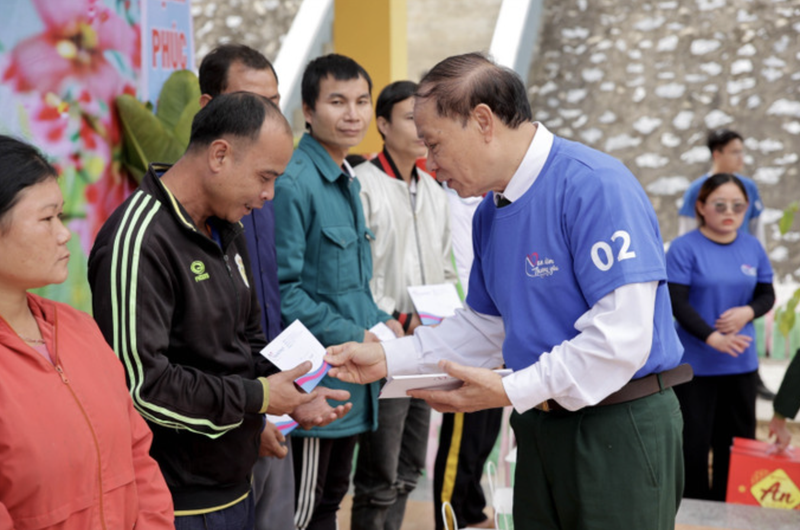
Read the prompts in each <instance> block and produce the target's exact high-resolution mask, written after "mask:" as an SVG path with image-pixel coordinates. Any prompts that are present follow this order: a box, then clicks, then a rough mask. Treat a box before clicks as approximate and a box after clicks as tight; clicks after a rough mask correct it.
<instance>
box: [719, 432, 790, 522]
mask: <svg viewBox="0 0 800 530" xmlns="http://www.w3.org/2000/svg"><path fill="white" fill-rule="evenodd" d="M727 493H728V495H727V501H728V502H732V503H736V504H750V505H755V506H763V507H765V508H782V509H785V510H800V451H798V450H797V449H792V448H791V447H790V448H789V450H787V451H783V452H777V451H776V449H775V445H774V444H770V443H766V442H759V441H757V440H748V439H745V438H734V439H733V447H731V463H730V470H729V472H728V492H727Z"/></svg>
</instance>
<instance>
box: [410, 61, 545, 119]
mask: <svg viewBox="0 0 800 530" xmlns="http://www.w3.org/2000/svg"><path fill="white" fill-rule="evenodd" d="M416 97H417V98H419V99H431V100H433V101H434V102H435V103H436V110H437V112H438V113H439V115H440V116H443V117H447V118H452V119H457V120H459V121H461V123H462V125H463V124H466V123H467V120H468V119H469V116H470V113H471V112H472V109H474V108H475V107H477V106H478V105H480V104H481V103H483V104H485V105H487V106H488V107H489V108H490V109H491V110H492V112H493V113H494V114H495V116H497V117H498V118H499V119H500V121H502V122H503V123H504V124H505V125H506V126H507V127H509V128H511V129H516V128H517V127H519V126H520V125H521V124H523V123H526V122H531V121H532V120H533V114H532V113H531V106H530V103H529V102H528V94H527V91H526V90H525V86H524V85H523V84H522V80H521V79H520V78H519V76H518V75H517V74H516V73H514V72H513V71H512V70H510V69H508V68H504V67H501V66H498V65H496V64H495V63H493V62H492V61H490V60H489V59H487V58H486V57H484V56H483V55H481V54H479V53H467V54H464V55H454V56H452V57H448V58H447V59H444V60H443V61H441V62H439V63H438V64H437V65H436V66H434V67H433V68H432V69H431V71H430V72H428V73H427V74H426V75H425V77H423V78H422V81H420V83H419V89H418V90H417V93H416Z"/></svg>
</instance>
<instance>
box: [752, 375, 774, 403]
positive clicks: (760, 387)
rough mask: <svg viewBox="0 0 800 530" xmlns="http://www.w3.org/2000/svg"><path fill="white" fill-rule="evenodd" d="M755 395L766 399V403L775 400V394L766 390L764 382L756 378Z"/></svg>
mask: <svg viewBox="0 0 800 530" xmlns="http://www.w3.org/2000/svg"><path fill="white" fill-rule="evenodd" d="M756 395H757V396H758V397H760V398H761V399H766V400H767V401H772V400H774V399H775V392H773V391H772V390H770V389H769V388H767V385H765V384H764V381H762V380H761V378H760V377H759V378H758V384H757V385H756Z"/></svg>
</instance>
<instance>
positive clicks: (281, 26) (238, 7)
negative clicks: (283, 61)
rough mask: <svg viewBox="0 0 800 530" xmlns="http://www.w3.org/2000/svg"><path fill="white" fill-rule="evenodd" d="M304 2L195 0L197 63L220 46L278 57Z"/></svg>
mask: <svg viewBox="0 0 800 530" xmlns="http://www.w3.org/2000/svg"><path fill="white" fill-rule="evenodd" d="M301 3H302V0H192V19H193V22H194V41H195V42H194V47H195V62H196V63H197V66H200V61H202V60H203V57H205V55H206V54H207V53H208V52H209V51H211V50H212V49H214V47H216V46H217V45H219V44H224V43H226V42H239V43H242V44H246V45H248V46H250V47H251V48H254V49H256V50H258V51H260V52H261V53H263V54H264V55H265V56H266V57H267V58H268V59H269V60H270V61H274V60H275V58H276V57H277V56H278V50H280V47H281V41H282V40H283V37H284V36H285V35H286V33H288V32H289V28H290V27H291V25H292V20H294V16H295V15H296V14H297V10H298V9H300V4H301Z"/></svg>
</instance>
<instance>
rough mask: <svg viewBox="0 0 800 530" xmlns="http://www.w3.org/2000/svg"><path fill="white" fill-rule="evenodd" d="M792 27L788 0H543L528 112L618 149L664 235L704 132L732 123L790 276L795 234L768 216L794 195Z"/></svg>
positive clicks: (673, 227)
mask: <svg viewBox="0 0 800 530" xmlns="http://www.w3.org/2000/svg"><path fill="white" fill-rule="evenodd" d="M798 35H800V1H798V0H784V1H780V0H774V1H773V0H684V1H680V2H679V1H654V2H647V1H644V2H642V1H636V0H624V1H621V0H592V1H591V2H590V1H588V0H562V1H558V2H545V18H544V21H543V27H542V32H541V37H540V42H539V44H538V49H537V51H536V53H535V56H534V61H533V64H532V67H531V73H530V77H529V80H530V84H531V85H532V86H531V87H530V96H531V103H532V105H533V109H534V116H535V118H536V119H537V120H541V121H542V122H543V123H544V124H545V125H547V127H548V128H550V129H551V130H552V131H554V132H555V133H556V134H559V135H561V136H564V137H567V138H572V139H575V140H578V141H581V142H583V143H586V144H588V145H591V146H593V147H596V148H598V149H600V150H602V151H606V152H608V153H610V154H612V155H614V156H615V157H617V158H619V159H620V160H622V161H623V162H624V163H625V164H626V165H627V166H628V167H629V168H630V169H631V171H632V172H633V173H634V174H635V175H636V176H637V177H638V178H639V180H640V182H641V183H642V185H643V186H644V187H645V189H646V190H647V192H648V194H649V195H650V198H651V199H652V201H653V204H654V206H655V208H656V211H657V212H658V217H659V222H660V224H661V229H662V232H663V235H664V239H665V241H669V240H671V239H672V238H674V237H675V236H676V235H677V208H678V205H679V203H680V201H681V197H682V192H683V191H684V190H685V188H686V187H687V186H688V184H689V182H690V181H691V180H693V179H695V178H697V177H698V176H700V175H702V174H703V173H705V172H706V171H707V170H708V169H709V168H710V156H709V152H708V149H707V148H706V147H705V137H706V133H707V131H708V130H710V129H716V128H719V127H727V128H731V129H734V130H737V131H738V132H739V133H740V134H742V136H744V137H745V148H746V167H745V174H747V175H749V176H752V177H753V178H754V179H755V180H756V182H757V183H758V185H759V189H760V192H761V196H762V198H763V201H764V204H765V206H766V207H767V210H766V212H765V214H764V215H765V220H766V221H767V223H768V224H767V227H766V228H767V238H768V251H769V255H770V258H771V260H772V263H773V266H774V268H775V272H776V278H778V279H784V278H785V277H786V276H787V275H793V276H794V279H795V280H797V279H798V278H799V277H800V268H799V267H800V244H799V243H798V240H800V233H798V232H797V231H793V232H791V233H789V234H788V235H786V236H784V237H783V238H781V237H780V235H779V232H778V228H777V220H778V219H779V218H780V215H781V210H782V209H784V208H786V207H787V206H788V205H789V203H790V202H791V201H796V200H798V199H800V186H798V169H797V168H798V164H797V163H798V149H797V147H798V142H799V141H800V137H798V135H800V93H799V92H800V90H799V89H798V80H800V68H798V66H799V65H800V47H798ZM794 226H795V227H797V226H800V220H798V221H796V222H795V224H794Z"/></svg>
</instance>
